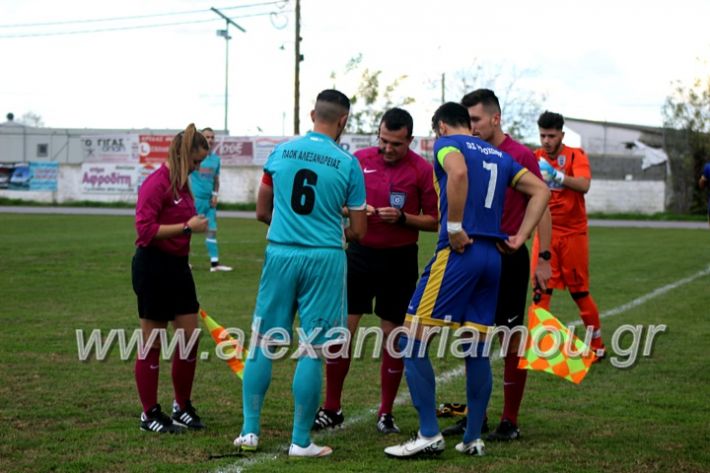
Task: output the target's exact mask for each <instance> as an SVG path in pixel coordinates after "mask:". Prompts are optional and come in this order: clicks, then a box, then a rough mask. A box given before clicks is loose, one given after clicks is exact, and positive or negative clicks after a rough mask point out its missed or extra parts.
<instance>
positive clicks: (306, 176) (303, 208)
mask: <svg viewBox="0 0 710 473" xmlns="http://www.w3.org/2000/svg"><path fill="white" fill-rule="evenodd" d="M317 183H318V174H316V173H314V172H313V171H311V170H310V169H301V170H300V171H298V172H297V173H296V175H295V176H294V178H293V190H292V191H291V208H292V209H293V211H294V212H296V213H297V214H299V215H308V214H309V213H311V212H312V211H313V206H314V205H315V204H316V189H315V187H314V186H315V185H316V184H317Z"/></svg>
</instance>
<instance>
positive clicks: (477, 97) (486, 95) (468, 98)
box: [461, 89, 501, 113]
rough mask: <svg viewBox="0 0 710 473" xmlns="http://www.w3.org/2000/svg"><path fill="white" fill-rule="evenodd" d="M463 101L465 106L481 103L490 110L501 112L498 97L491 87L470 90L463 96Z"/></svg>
mask: <svg viewBox="0 0 710 473" xmlns="http://www.w3.org/2000/svg"><path fill="white" fill-rule="evenodd" d="M461 103H462V104H463V106H464V107H475V106H476V105H478V104H479V103H480V104H483V107H484V108H485V109H486V110H488V111H492V112H494V113H501V110H500V102H499V101H498V97H496V94H495V92H493V91H492V90H491V89H476V90H474V91H473V92H469V93H468V94H466V95H464V96H463V98H462V99H461Z"/></svg>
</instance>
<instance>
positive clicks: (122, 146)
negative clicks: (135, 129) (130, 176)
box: [81, 133, 139, 163]
mask: <svg viewBox="0 0 710 473" xmlns="http://www.w3.org/2000/svg"><path fill="white" fill-rule="evenodd" d="M81 149H82V152H83V153H84V162H87V163H96V162H98V163H137V162H138V151H139V149H138V135H134V134H130V133H116V134H106V135H83V136H82V137H81Z"/></svg>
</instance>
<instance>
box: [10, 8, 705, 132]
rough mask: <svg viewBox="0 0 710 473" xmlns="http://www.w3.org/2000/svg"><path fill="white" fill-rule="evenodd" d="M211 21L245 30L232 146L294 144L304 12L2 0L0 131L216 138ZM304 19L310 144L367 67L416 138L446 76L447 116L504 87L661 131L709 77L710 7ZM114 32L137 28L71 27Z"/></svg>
mask: <svg viewBox="0 0 710 473" xmlns="http://www.w3.org/2000/svg"><path fill="white" fill-rule="evenodd" d="M254 4H262V5H259V6H248V5H254ZM210 7H216V8H218V9H220V10H221V11H223V12H224V13H225V14H227V15H228V16H230V17H231V18H232V19H233V20H234V21H235V22H236V23H238V24H239V25H240V26H242V27H243V28H244V29H245V30H246V33H242V32H240V31H238V30H236V29H235V28H234V27H231V28H230V35H231V36H232V38H233V39H232V40H231V41H230V42H229V109H228V126H229V131H230V134H231V135H234V136H243V135H256V134H260V135H282V134H286V135H289V134H291V133H292V132H293V95H294V92H293V91H294V86H293V83H294V54H293V48H294V36H295V34H294V25H295V21H294V20H295V16H294V13H293V11H294V8H295V0H288V1H280V2H274V1H269V0H240V1H238V2H229V1H228V0H210V1H203V0H190V1H188V0H151V1H150V2H146V1H144V0H142V1H138V0H123V1H122V2H111V1H107V0H101V1H96V0H90V1H89V0H86V1H85V0H66V1H64V2H57V1H56V0H0V64H1V65H2V66H1V71H2V72H1V73H0V121H2V118H3V117H4V116H5V114H6V113H7V112H13V113H14V114H15V115H16V116H17V117H20V116H21V115H22V114H24V113H26V112H34V113H37V114H39V115H40V116H41V117H42V119H43V121H44V124H45V126H48V127H53V128H112V129H115V128H119V129H124V128H129V129H130V128H153V129H163V128H171V129H181V128H184V127H185V126H186V125H187V124H188V123H191V122H194V123H196V124H197V126H198V127H205V126H211V127H213V128H215V129H221V128H222V127H223V125H224V88H225V40H224V39H223V38H222V37H219V36H217V34H216V30H218V29H222V28H224V24H225V22H224V20H221V19H220V18H219V17H218V16H217V15H216V14H214V13H213V12H211V11H209V8H210ZM185 12H189V13H185ZM271 12H274V14H271ZM176 13H181V14H176ZM157 14H162V15H163V16H147V15H157ZM167 14H171V15H167ZM301 14H302V21H301V36H302V38H303V40H302V43H301V50H302V54H303V55H304V61H303V62H302V63H301V74H300V82H301V113H300V114H299V116H300V119H301V132H304V131H307V130H308V129H309V128H310V124H311V122H310V118H309V111H310V109H311V107H312V104H313V100H314V98H315V96H316V94H317V93H318V92H319V91H320V90H322V89H325V88H330V87H333V86H336V87H337V88H339V89H341V90H342V91H343V92H345V93H346V94H347V95H353V94H355V93H356V89H357V85H358V75H359V72H357V71H356V72H351V73H346V70H345V68H346V64H347V63H348V61H349V60H350V59H351V58H353V57H355V56H357V55H359V54H362V63H361V64H362V68H365V67H366V68H368V69H370V70H381V71H382V76H381V77H382V82H383V84H387V83H390V82H391V81H393V80H394V79H395V78H397V77H400V76H403V75H406V76H407V78H406V79H404V80H403V81H402V82H401V84H402V85H401V86H400V88H399V89H397V92H398V93H396V94H395V97H397V96H402V97H403V96H411V97H413V98H414V99H415V102H414V104H412V105H410V106H408V107H407V108H408V109H409V110H410V111H411V112H412V115H413V116H414V121H415V133H416V134H418V135H428V134H429V125H430V119H431V115H432V113H433V112H434V110H435V109H436V107H437V106H438V105H439V104H440V101H441V90H440V80H441V77H442V74H444V76H445V77H446V83H447V85H448V89H447V92H446V99H447V100H455V101H458V100H459V99H460V98H461V91H460V90H459V89H460V86H459V83H460V81H461V79H460V78H461V77H475V78H478V79H479V80H482V79H483V78H485V77H491V76H493V75H495V74H497V75H498V82H496V83H495V86H496V88H498V87H500V89H498V90H497V93H498V95H499V96H501V99H503V100H504V99H505V96H504V95H505V94H506V93H509V94H511V95H512V94H514V93H515V92H517V93H518V94H520V93H523V92H529V93H532V94H533V95H534V96H535V97H538V98H539V102H540V105H541V107H542V108H543V109H549V110H552V111H556V112H559V113H562V114H563V115H565V116H568V117H575V118H583V119H590V120H605V121H612V122H622V123H632V124H641V125H650V126H660V125H661V124H662V115H661V107H662V104H663V102H664V100H665V98H666V96H667V95H668V94H669V93H670V92H671V90H672V82H673V81H674V80H680V81H682V82H683V83H686V84H689V83H690V82H691V81H692V80H693V79H694V78H696V77H698V76H700V75H701V74H705V75H707V74H708V71H709V69H708V61H709V60H710V35H708V33H707V18H710V1H690V0H677V1H675V2H673V3H669V2H661V1H655V0H646V1H637V0H625V1H618V0H616V1H608V0H597V1H593V2H592V1H586V2H579V1H557V0H551V1H546V2H538V1H532V0H498V1H495V2H492V1H491V2H485V3H484V2H481V1H478V0H439V1H438V2H423V1H418V0H358V1H345V0H302V5H301ZM140 16H147V17H145V18H135V17H140ZM116 17H133V18H130V19H125V20H120V21H117V20H114V21H100V22H87V21H84V22H82V23H71V22H75V21H78V20H95V19H102V20H103V19H109V18H116ZM56 22H63V23H64V24H47V23H56ZM184 22H190V23H191V24H179V25H175V24H174V25H172V26H161V27H155V28H140V29H135V28H134V29H122V30H117V31H94V32H91V33H82V34H66V33H69V32H71V33H76V32H78V31H86V30H105V29H109V28H126V27H135V26H141V25H155V24H166V23H184ZM28 24H29V25H32V26H17V25H28ZM56 32H61V33H64V34H61V35H46V34H47V33H56ZM28 35H29V36H28ZM699 59H700V60H699ZM476 67H480V68H481V69H482V70H483V71H484V72H483V73H482V74H478V75H475V74H474V73H473V72H472V71H474V70H475V68H476ZM333 74H335V79H333V77H332V76H333ZM475 85H476V86H479V85H481V86H486V85H489V83H480V84H475ZM508 89H510V90H512V91H514V92H507V90H508ZM503 122H504V124H505V110H504V111H503Z"/></svg>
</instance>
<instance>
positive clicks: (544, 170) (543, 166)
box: [538, 158, 565, 184]
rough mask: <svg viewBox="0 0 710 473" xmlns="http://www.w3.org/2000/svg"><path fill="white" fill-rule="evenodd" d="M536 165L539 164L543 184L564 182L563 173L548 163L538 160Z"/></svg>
mask: <svg viewBox="0 0 710 473" xmlns="http://www.w3.org/2000/svg"><path fill="white" fill-rule="evenodd" d="M538 163H539V164H540V174H542V178H543V179H544V180H545V182H556V183H557V184H562V182H563V181H564V180H565V173H563V172H562V171H559V170H557V169H555V168H554V167H552V164H550V163H548V162H547V160H546V159H545V158H540V161H539V162H538Z"/></svg>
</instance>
